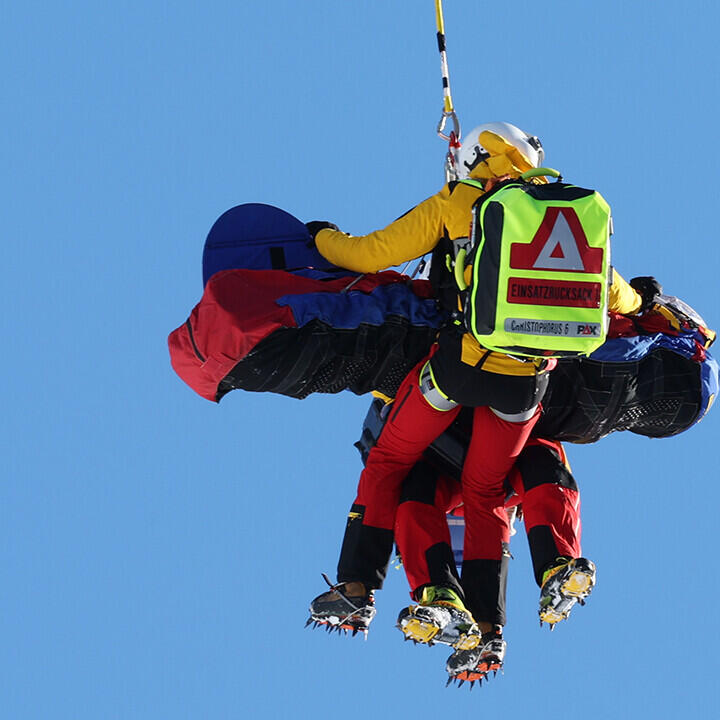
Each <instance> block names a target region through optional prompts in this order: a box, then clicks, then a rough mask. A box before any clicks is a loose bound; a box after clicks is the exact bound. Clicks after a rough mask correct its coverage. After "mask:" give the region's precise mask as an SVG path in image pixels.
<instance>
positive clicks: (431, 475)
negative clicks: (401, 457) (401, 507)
mask: <svg viewBox="0 0 720 720" xmlns="http://www.w3.org/2000/svg"><path fill="white" fill-rule="evenodd" d="M436 487H437V473H436V472H435V470H433V468H431V467H430V465H428V464H427V463H426V462H424V461H422V460H421V461H420V462H418V463H415V465H413V467H412V470H410V472H409V473H408V475H407V477H406V478H405V480H403V484H402V487H401V490H400V502H401V503H404V502H412V501H414V502H420V503H423V504H424V505H434V504H435V489H436Z"/></svg>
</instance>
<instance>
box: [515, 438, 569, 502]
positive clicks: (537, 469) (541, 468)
mask: <svg viewBox="0 0 720 720" xmlns="http://www.w3.org/2000/svg"><path fill="white" fill-rule="evenodd" d="M515 467H516V468H517V470H518V471H519V472H520V477H521V479H522V484H523V487H524V488H525V492H527V491H528V490H532V489H533V488H535V487H538V485H548V484H555V485H560V486H561V487H564V488H568V489H569V490H575V492H577V489H578V486H577V483H576V482H575V478H574V477H573V476H572V473H571V472H570V471H569V470H568V469H567V467H565V465H564V464H563V461H562V460H561V459H560V457H559V455H558V454H557V453H556V452H555V451H554V450H551V449H550V448H549V447H545V446H541V445H531V446H529V447H526V448H525V449H524V450H523V451H522V452H521V453H520V456H519V457H518V459H517V460H516V461H515Z"/></svg>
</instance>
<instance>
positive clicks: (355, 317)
mask: <svg viewBox="0 0 720 720" xmlns="http://www.w3.org/2000/svg"><path fill="white" fill-rule="evenodd" d="M276 302H277V304H278V305H281V306H289V307H290V308H291V309H292V312H293V315H294V316H295V322H296V323H297V325H298V327H303V326H304V325H307V323H309V322H311V321H312V320H322V321H323V322H325V323H327V324H328V325H330V326H332V327H334V328H338V329H340V330H351V329H354V328H356V327H358V326H360V325H362V324H366V325H382V324H383V323H384V322H385V320H386V318H387V317H388V316H390V315H399V316H401V317H404V318H407V319H408V320H409V321H410V323H411V324H412V325H416V326H421V327H439V326H440V324H441V323H442V322H443V321H444V319H445V316H444V315H443V313H441V312H440V311H439V310H438V308H437V303H436V302H435V301H434V300H423V299H422V298H419V297H418V296H417V295H415V294H414V293H413V292H412V291H411V290H410V288H408V287H407V286H406V285H404V284H402V283H393V284H391V285H381V286H380V287H377V288H375V290H373V291H372V292H371V293H369V294H368V293H364V292H355V291H352V290H351V291H349V292H347V293H308V294H307V295H285V296H283V297H281V298H278V299H277V301H276Z"/></svg>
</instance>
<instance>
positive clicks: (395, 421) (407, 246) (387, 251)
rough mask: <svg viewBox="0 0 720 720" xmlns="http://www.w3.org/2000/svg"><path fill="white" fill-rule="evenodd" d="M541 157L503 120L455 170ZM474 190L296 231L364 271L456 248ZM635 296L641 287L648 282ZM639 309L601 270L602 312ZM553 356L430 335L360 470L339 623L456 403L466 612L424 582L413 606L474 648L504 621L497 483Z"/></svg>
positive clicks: (328, 607)
mask: <svg viewBox="0 0 720 720" xmlns="http://www.w3.org/2000/svg"><path fill="white" fill-rule="evenodd" d="M543 158H544V153H543V150H542V145H541V144H540V142H539V140H538V139H537V138H536V137H533V136H530V135H528V134H527V133H524V132H523V131H522V130H520V129H519V128H517V127H515V126H513V125H510V124H509V123H488V124H486V125H481V126H479V127H478V128H476V129H475V130H474V131H473V132H471V133H470V134H469V135H468V139H467V140H466V141H465V142H464V143H463V146H462V148H461V150H460V152H459V153H458V155H457V158H456V161H457V170H458V177H459V178H461V179H462V178H464V177H468V178H472V179H476V180H481V181H487V182H488V183H493V182H494V181H495V182H496V181H497V179H498V178H505V177H508V176H509V177H512V178H517V177H519V176H520V175H521V174H522V173H523V172H525V171H526V170H529V169H531V168H533V167H539V166H540V165H541V164H542V160H543ZM486 187H488V186H487V185H486ZM483 193H484V190H483V189H481V188H478V187H476V186H474V185H469V184H464V183H461V182H456V181H453V182H450V183H448V184H446V185H445V186H444V187H443V188H442V189H441V190H440V192H438V193H437V194H435V195H433V196H432V197H430V198H428V199H427V200H424V201H423V202H421V203H420V204H419V205H417V206H416V207H415V208H413V209H412V210H410V211H409V212H408V213H406V214H405V215H403V216H402V217H400V218H399V219H397V220H395V221H394V222H392V223H391V224H390V225H388V226H387V227H386V228H384V229H382V230H377V231H375V232H372V233H370V234H368V235H364V236H351V235H347V234H345V233H343V232H340V231H339V230H338V229H337V228H336V227H335V226H333V225H331V224H329V223H321V222H314V223H308V229H309V230H310V232H311V234H312V235H313V236H314V240H315V243H316V246H317V249H318V250H319V251H320V253H321V254H322V255H323V256H324V257H325V258H327V259H328V260H329V261H330V262H332V263H333V264H335V265H338V266H340V267H343V268H347V269H349V270H353V271H356V272H360V273H371V272H376V271H379V270H382V269H384V268H387V267H390V266H394V265H400V264H402V263H404V262H407V261H409V260H413V259H415V258H420V257H422V256H423V255H425V254H427V253H429V252H431V251H433V250H434V249H435V248H436V246H438V244H439V243H441V242H444V243H446V244H447V243H449V242H460V243H462V242H463V241H464V240H466V239H467V236H468V229H469V225H470V222H471V217H472V207H473V205H474V204H475V202H476V201H477V200H478V198H479V197H481V196H482V195H483ZM641 291H643V292H645V291H647V293H646V294H652V292H653V288H652V287H650V288H646V287H642V288H641ZM646 304H649V297H648V298H644V297H643V294H641V292H638V291H636V290H635V289H634V288H633V287H632V286H631V285H630V284H628V283H627V282H625V280H623V279H622V277H621V276H620V275H619V274H618V273H617V272H615V273H613V280H612V284H611V287H610V290H609V298H608V307H609V310H610V311H612V312H616V313H622V314H633V313H636V312H638V311H640V310H641V309H642V308H643V307H644V306H645V305H646ZM554 362H555V361H554V360H547V359H534V358H518V357H514V356H510V355H507V354H503V353H498V352H491V351H490V350H488V349H486V348H484V347H482V346H481V345H480V344H479V343H478V342H477V341H476V340H475V339H474V338H473V337H472V336H471V335H470V334H469V333H467V332H464V331H463V330H462V328H461V327H460V326H458V325H452V324H450V325H449V326H448V327H446V328H444V329H443V330H442V331H441V332H440V334H439V337H438V342H437V344H436V345H435V346H434V347H433V349H432V351H431V353H430V355H429V356H428V358H426V359H424V360H422V361H421V362H420V363H419V364H418V365H417V366H416V368H415V369H414V370H413V371H412V372H411V373H410V374H409V375H408V377H407V378H406V379H405V381H404V382H403V384H402V385H401V387H400V389H399V390H398V393H397V395H396V399H395V402H394V404H393V406H392V409H391V410H390V415H389V418H388V420H387V422H386V424H385V427H384V429H383V431H382V433H381V435H380V437H379V438H378V442H377V444H376V445H375V447H373V448H372V450H371V451H370V453H369V455H368V458H367V463H366V467H365V469H364V471H363V473H362V474H361V476H360V482H359V485H358V492H357V497H356V500H355V502H354V504H353V506H352V508H351V511H350V514H349V516H348V521H347V526H346V530H345V536H344V540H343V546H342V551H341V555H340V560H339V564H338V577H337V579H338V585H337V586H335V588H337V590H340V591H341V592H342V593H343V596H345V597H348V598H350V600H351V601H352V603H353V605H354V606H357V608H358V611H357V612H355V613H353V614H352V617H351V618H350V619H349V620H348V621H347V625H345V627H348V628H351V629H353V630H365V629H366V628H367V625H368V624H369V622H370V620H371V619H372V617H373V615H374V608H373V607H372V604H373V597H372V592H373V590H374V589H377V588H380V587H381V586H382V583H383V580H384V577H385V572H386V569H387V560H386V559H387V558H389V557H390V553H391V548H392V542H393V526H394V521H395V513H396V509H397V506H398V504H399V501H400V488H401V484H402V481H403V479H404V478H405V476H406V475H407V473H408V472H409V471H410V469H411V468H412V467H413V465H414V464H415V463H416V462H417V461H418V460H419V459H420V457H421V456H422V454H423V452H424V451H425V449H426V448H427V447H428V446H429V445H430V443H431V442H432V441H433V440H435V439H436V438H437V437H438V436H439V435H440V434H441V433H442V432H444V431H445V429H447V427H448V426H449V425H450V424H451V423H452V422H453V420H454V419H455V417H456V416H457V413H458V412H459V409H460V407H461V406H462V405H467V406H471V407H474V408H475V410H474V424H473V427H474V430H473V436H472V440H471V442H470V446H469V448H468V452H467V456H466V460H465V464H464V468H463V474H462V486H463V501H464V503H465V520H466V531H465V543H464V558H465V560H464V563H463V569H462V585H463V589H464V592H465V597H466V598H467V600H468V601H469V602H468V604H470V605H471V606H472V607H473V608H476V609H477V610H476V612H475V617H474V618H472V617H471V616H470V613H469V612H468V611H467V610H466V608H465V605H464V600H465V598H463V597H460V596H459V595H458V593H457V592H455V591H453V590H450V589H448V588H442V587H436V586H428V588H426V589H425V591H424V592H423V594H422V597H421V598H419V600H420V606H425V607H431V606H438V607H442V606H445V607H452V608H453V609H455V610H456V611H458V612H460V613H461V614H466V616H467V620H468V623H469V624H471V625H472V624H474V623H473V620H474V621H476V622H477V626H479V628H480V631H481V632H482V633H483V636H484V637H483V642H484V643H485V642H487V643H490V644H492V640H493V638H498V637H500V633H501V628H502V626H503V625H504V623H505V617H504V613H503V609H502V607H503V602H502V598H499V597H497V593H498V588H499V587H502V586H503V583H502V582H500V583H499V582H498V578H499V577H501V576H502V575H503V574H504V573H505V572H506V566H507V557H508V555H509V552H508V549H507V548H508V542H509V528H508V520H507V515H506V513H505V511H504V509H503V503H504V499H505V490H504V487H503V482H504V480H505V477H506V475H507V474H508V472H509V471H510V469H511V468H512V466H513V464H514V463H515V459H516V458H517V456H518V455H519V453H520V451H521V450H522V449H523V447H524V445H525V442H526V441H527V439H528V437H529V435H530V431H531V430H532V428H533V426H534V425H535V423H536V421H537V419H538V416H539V413H540V409H539V404H540V401H541V400H542V397H543V394H544V392H545V388H546V387H547V373H548V372H549V371H550V370H551V369H552V367H554ZM382 559H385V565H383V560H382ZM378 567H382V568H383V570H381V571H378V569H377V568H378ZM337 590H333V591H330V592H328V593H324V594H323V595H321V596H319V597H318V598H316V599H315V600H314V601H313V605H312V606H311V613H312V614H313V615H314V616H315V617H316V619H317V618H318V617H322V616H323V613H325V614H327V615H328V616H331V614H332V613H333V612H335V608H336V605H337V601H338V593H337ZM455 616H456V617H457V613H456V615H455ZM496 644H497V643H496Z"/></svg>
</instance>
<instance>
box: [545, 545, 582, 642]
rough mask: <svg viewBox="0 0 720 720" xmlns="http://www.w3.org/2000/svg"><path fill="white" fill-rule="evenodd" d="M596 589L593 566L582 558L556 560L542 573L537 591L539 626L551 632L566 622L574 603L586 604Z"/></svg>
mask: <svg viewBox="0 0 720 720" xmlns="http://www.w3.org/2000/svg"><path fill="white" fill-rule="evenodd" d="M594 585H595V564H594V563H593V562H591V561H590V560H586V559H585V558H567V557H561V558H558V559H557V560H556V561H555V563H554V564H553V565H552V566H551V567H550V568H549V569H548V570H546V571H545V573H544V575H543V581H542V587H541V588H540V611H539V613H540V626H541V627H542V624H543V623H548V624H549V625H550V629H551V630H552V629H553V628H554V627H555V624H556V623H559V622H560V621H561V620H565V618H567V617H568V616H569V615H570V611H571V610H572V609H573V608H574V607H575V603H580V604H581V605H584V604H585V598H586V597H587V596H588V595H589V594H590V592H591V591H592V589H593V586H594Z"/></svg>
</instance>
